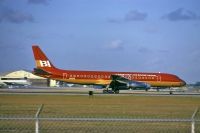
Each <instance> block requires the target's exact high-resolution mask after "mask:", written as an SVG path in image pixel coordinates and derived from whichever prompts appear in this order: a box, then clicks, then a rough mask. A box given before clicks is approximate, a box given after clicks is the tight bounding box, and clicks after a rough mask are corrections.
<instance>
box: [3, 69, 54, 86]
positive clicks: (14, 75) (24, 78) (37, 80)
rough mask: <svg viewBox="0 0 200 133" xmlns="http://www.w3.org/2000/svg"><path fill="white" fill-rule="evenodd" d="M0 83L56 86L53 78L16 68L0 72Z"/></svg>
mask: <svg viewBox="0 0 200 133" xmlns="http://www.w3.org/2000/svg"><path fill="white" fill-rule="evenodd" d="M0 84H4V85H5V84H10V85H12V84H13V85H31V86H44V87H47V86H56V81H55V80H49V79H46V78H43V77H39V76H36V75H34V74H32V73H31V72H30V71H26V70H18V71H11V72H5V73H1V74H0Z"/></svg>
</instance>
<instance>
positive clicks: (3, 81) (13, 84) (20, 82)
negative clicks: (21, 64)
mask: <svg viewBox="0 0 200 133" xmlns="http://www.w3.org/2000/svg"><path fill="white" fill-rule="evenodd" d="M30 85H31V82H29V81H27V78H26V77H25V78H0V88H17V87H26V86H30Z"/></svg>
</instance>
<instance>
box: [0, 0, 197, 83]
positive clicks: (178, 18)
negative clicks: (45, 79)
mask: <svg viewBox="0 0 200 133" xmlns="http://www.w3.org/2000/svg"><path fill="white" fill-rule="evenodd" d="M199 5H200V1H199V0H0V72H5V71H12V70H19V69H25V70H33V68H34V67H35V62H34V59H33V54H32V49H31V46H32V45H33V44H37V45H39V46H40V47H41V48H42V50H43V51H44V52H45V53H46V54H47V56H48V57H49V59H50V60H51V61H52V62H53V64H54V65H55V66H57V67H59V68H63V69H72V70H103V71H105V70H106V71H130V72H164V73H172V74H176V75H178V76H179V77H180V78H182V79H184V80H185V81H186V82H188V83H195V82H196V81H200V8H199Z"/></svg>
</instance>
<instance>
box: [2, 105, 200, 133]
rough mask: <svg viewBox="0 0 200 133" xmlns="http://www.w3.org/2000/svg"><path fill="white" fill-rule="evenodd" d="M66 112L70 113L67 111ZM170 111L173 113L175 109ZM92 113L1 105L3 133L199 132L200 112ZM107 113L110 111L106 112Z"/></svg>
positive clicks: (89, 109)
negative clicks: (179, 113) (183, 113)
mask: <svg viewBox="0 0 200 133" xmlns="http://www.w3.org/2000/svg"><path fill="white" fill-rule="evenodd" d="M83 106H84V105H83ZM66 108H67V109H69V110H67V111H66ZM87 108H88V107H87ZM168 108H169V107H168ZM168 108H166V109H168ZM171 108H172V110H173V109H174V108H175V107H171ZM85 109H86V108H85ZM166 109H163V110H166ZM91 110H93V109H91V108H88V111H86V112H87V114H82V115H81V114H79V112H81V111H82V110H81V107H80V110H77V112H71V111H73V110H72V108H69V107H66V106H65V105H58V106H55V105H54V106H52V105H0V133H4V132H5V133H10V132H15V133H34V132H35V133H70V132H73V133H74V132H75V133H89V132H92V133H100V132H101V133H102V132H105V133H108V132H109V133H116V132H118V133H121V132H125V133H126V132H127V133H129V132H131V133H134V132H135V133H138V132H139V133H146V132H148V133H160V132H162V133H173V132H174V133H189V132H191V133H198V132H200V113H199V109H198V108H196V109H193V111H190V115H189V112H188V113H187V115H185V116H184V115H181V116H179V115H178V113H177V112H174V114H176V113H177V114H176V115H174V114H171V112H170V111H169V112H170V114H171V116H172V117H170V116H169V115H163V116H162V115H161V114H162V113H160V114H158V115H159V116H157V115H156V114H155V115H154V114H153V115H152V114H139V113H138V114H137V115H135V114H133V115H126V114H127V113H124V115H123V112H118V114H119V116H116V114H113V115H112V114H107V115H106V114H104V113H102V114H95V110H93V111H91ZM116 110H117V108H116ZM182 111H183V112H184V110H182ZM186 111H187V110H186ZM66 112H68V113H66ZM105 112H109V111H106V108H105ZM144 112H145V111H144ZM70 113H71V114H70ZM120 113H122V114H121V115H120ZM136 113H137V112H136ZM163 113H164V112H163ZM136 116H137V117H136ZM155 116H157V117H155Z"/></svg>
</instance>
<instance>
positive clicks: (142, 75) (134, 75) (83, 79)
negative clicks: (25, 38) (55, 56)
mask: <svg viewBox="0 0 200 133" xmlns="http://www.w3.org/2000/svg"><path fill="white" fill-rule="evenodd" d="M32 49H33V54H34V57H35V62H36V68H34V71H33V73H34V74H35V75H38V76H41V77H44V78H49V79H54V80H58V81H64V82H67V83H72V84H82V85H99V86H103V87H104V88H112V91H113V92H114V93H119V90H128V89H145V90H148V89H150V88H151V87H157V88H171V87H182V86H184V85H185V84H186V83H185V81H183V80H182V79H180V78H179V77H178V76H176V75H173V74H168V73H146V72H111V71H82V70H61V69H58V68H56V67H55V66H54V65H53V64H52V62H51V61H50V60H49V59H48V58H47V57H46V55H45V54H44V53H43V52H42V50H41V49H40V48H39V46H36V45H34V46H32ZM106 90H108V89H105V90H104V91H106Z"/></svg>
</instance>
